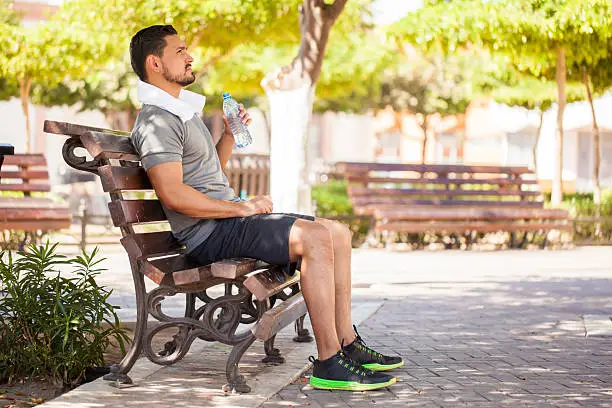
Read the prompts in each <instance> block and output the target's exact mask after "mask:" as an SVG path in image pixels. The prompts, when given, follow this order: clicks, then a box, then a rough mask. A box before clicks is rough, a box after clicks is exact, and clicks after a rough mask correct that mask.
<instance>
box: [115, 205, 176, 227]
mask: <svg viewBox="0 0 612 408" xmlns="http://www.w3.org/2000/svg"><path fill="white" fill-rule="evenodd" d="M108 208H109V210H110V214H111V218H112V220H113V225H115V227H124V226H127V225H131V224H143V223H152V222H163V221H166V220H167V218H166V214H165V213H164V209H163V208H162V205H161V203H160V202H159V200H113V201H111V202H110V203H108Z"/></svg>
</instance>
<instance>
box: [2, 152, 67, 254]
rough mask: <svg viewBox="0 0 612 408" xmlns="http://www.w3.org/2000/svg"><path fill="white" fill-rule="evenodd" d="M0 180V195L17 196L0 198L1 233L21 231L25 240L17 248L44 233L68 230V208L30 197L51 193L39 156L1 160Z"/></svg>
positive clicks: (48, 199)
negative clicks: (13, 194)
mask: <svg viewBox="0 0 612 408" xmlns="http://www.w3.org/2000/svg"><path fill="white" fill-rule="evenodd" d="M0 180H1V182H0V191H8V192H16V193H17V194H18V195H19V197H11V196H2V197H0V225H1V226H2V229H3V230H20V231H25V237H24V239H23V241H21V242H20V244H19V249H20V250H23V248H24V246H25V244H26V242H27V241H28V239H30V238H31V239H34V240H37V239H40V237H41V236H42V235H43V234H44V233H46V232H48V231H57V230H61V229H64V228H69V227H70V224H71V223H72V217H71V215H70V209H69V207H68V204H62V203H57V202H55V201H53V200H51V199H50V198H45V197H32V193H33V192H41V193H47V192H49V191H51V186H50V184H49V172H48V171H47V161H46V159H45V157H44V156H43V155H42V154H13V155H7V156H5V157H4V161H3V164H2V169H1V170H0ZM28 233H29V234H28ZM28 235H30V236H29V237H28Z"/></svg>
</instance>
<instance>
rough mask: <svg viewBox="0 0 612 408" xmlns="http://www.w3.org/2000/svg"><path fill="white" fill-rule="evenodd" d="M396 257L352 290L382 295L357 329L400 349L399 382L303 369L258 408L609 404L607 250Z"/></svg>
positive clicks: (611, 336)
mask: <svg viewBox="0 0 612 408" xmlns="http://www.w3.org/2000/svg"><path fill="white" fill-rule="evenodd" d="M398 256H399V254H382V255H381V256H380V257H377V259H378V260H379V262H380V260H381V258H382V259H384V258H387V259H386V260H387V261H391V259H388V258H397V257H398ZM403 256H404V267H402V268H401V269H402V270H401V271H399V270H398V269H399V268H397V266H396V267H395V268H394V269H395V273H393V274H391V275H395V276H389V275H390V274H389V273H388V272H380V273H379V274H378V275H379V276H381V278H380V283H374V284H367V283H365V282H364V283H362V284H361V285H360V284H357V286H358V287H359V288H358V289H357V290H356V291H357V292H358V293H360V294H361V295H362V296H363V295H365V294H368V296H377V295H382V296H386V297H387V299H388V300H387V301H386V302H385V304H384V306H383V307H382V308H381V309H379V311H378V312H377V313H376V314H375V315H374V316H373V317H371V318H370V319H368V320H367V321H366V322H365V323H364V324H362V326H360V332H361V334H362V336H363V337H364V338H365V339H366V340H367V341H368V344H370V345H372V346H373V347H375V348H376V349H378V350H380V351H383V352H386V353H389V354H399V355H401V356H402V357H404V359H405V360H406V365H405V367H403V368H402V369H399V370H396V373H397V375H398V377H399V379H400V381H399V382H398V383H397V384H395V385H394V386H392V387H390V388H388V389H386V390H383V391H376V392H360V393H351V392H337V391H336V392H329V391H320V390H313V389H312V388H311V387H310V386H309V385H307V383H306V381H307V376H308V375H309V374H310V373H309V372H308V373H306V374H307V375H306V376H304V377H302V378H301V379H299V380H298V381H296V382H294V383H293V384H291V385H288V386H287V387H285V388H284V389H283V390H282V391H280V392H279V393H277V394H276V395H275V397H274V398H272V399H271V400H270V401H269V402H267V403H265V404H264V405H263V407H264V408H273V407H274V408H276V407H286V406H294V407H296V406H309V407H313V408H318V407H331V406H333V407H385V408H387V407H412V406H415V407H416V406H419V407H458V406H470V407H471V406H508V407H522V406H543V407H544V406H547V407H548V406H553V407H566V406H568V407H569V406H576V407H580V406H585V407H598V406H612V320H611V316H612V282H611V281H610V277H611V276H612V273H611V272H612V249H611V248H583V249H578V250H573V251H560V252H499V253H458V252H450V253H412V254H403ZM413 261H415V262H413ZM411 264H412V266H411ZM380 265H381V266H383V265H384V266H386V265H389V264H387V262H384V261H383V262H382V263H381V264H380ZM396 265H398V264H396ZM364 266H365V265H364ZM372 266H373V265H371V264H370V265H368V266H367V267H372ZM415 268H416V269H415ZM444 268H449V269H446V270H441V269H444ZM372 272H373V271H372ZM441 274H442V275H444V277H445V278H441V276H440V275H441ZM362 278H365V277H363V276H362V275H361V274H359V276H358V277H357V280H358V281H359V280H360V279H362ZM394 281H395V282H394ZM368 292H369V293H368Z"/></svg>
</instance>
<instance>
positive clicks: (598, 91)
mask: <svg viewBox="0 0 612 408" xmlns="http://www.w3.org/2000/svg"><path fill="white" fill-rule="evenodd" d="M608 46H609V47H610V46H612V44H609V45H608ZM582 77H583V83H584V87H585V91H586V94H587V101H588V102H589V107H590V108H591V116H592V118H593V141H594V150H595V151H594V156H595V160H594V162H593V181H594V184H595V185H594V188H593V203H594V204H595V212H596V216H597V217H599V216H600V215H601V184H600V182H599V168H600V166H601V147H600V146H601V141H600V136H599V126H598V125H597V116H596V115H595V106H594V104H593V95H595V96H598V95H602V94H604V93H605V92H606V91H607V90H608V89H609V88H610V87H611V86H612V67H610V64H609V62H608V61H606V60H600V61H599V62H598V63H597V64H595V65H591V66H588V65H587V64H586V63H585V64H584V65H583V66H582ZM600 228H601V225H600V224H597V234H599V233H600Z"/></svg>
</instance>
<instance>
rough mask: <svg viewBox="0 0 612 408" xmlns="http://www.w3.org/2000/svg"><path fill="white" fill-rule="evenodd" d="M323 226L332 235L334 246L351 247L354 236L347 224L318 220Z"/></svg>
mask: <svg viewBox="0 0 612 408" xmlns="http://www.w3.org/2000/svg"><path fill="white" fill-rule="evenodd" d="M317 221H320V223H321V224H323V225H324V226H325V227H326V228H327V229H328V230H329V232H330V233H331V235H332V239H333V241H334V245H336V246H339V245H341V246H349V247H350V246H351V241H352V234H351V230H350V229H349V227H348V226H347V225H346V224H343V223H341V222H338V221H333V220H326V219H317Z"/></svg>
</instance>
